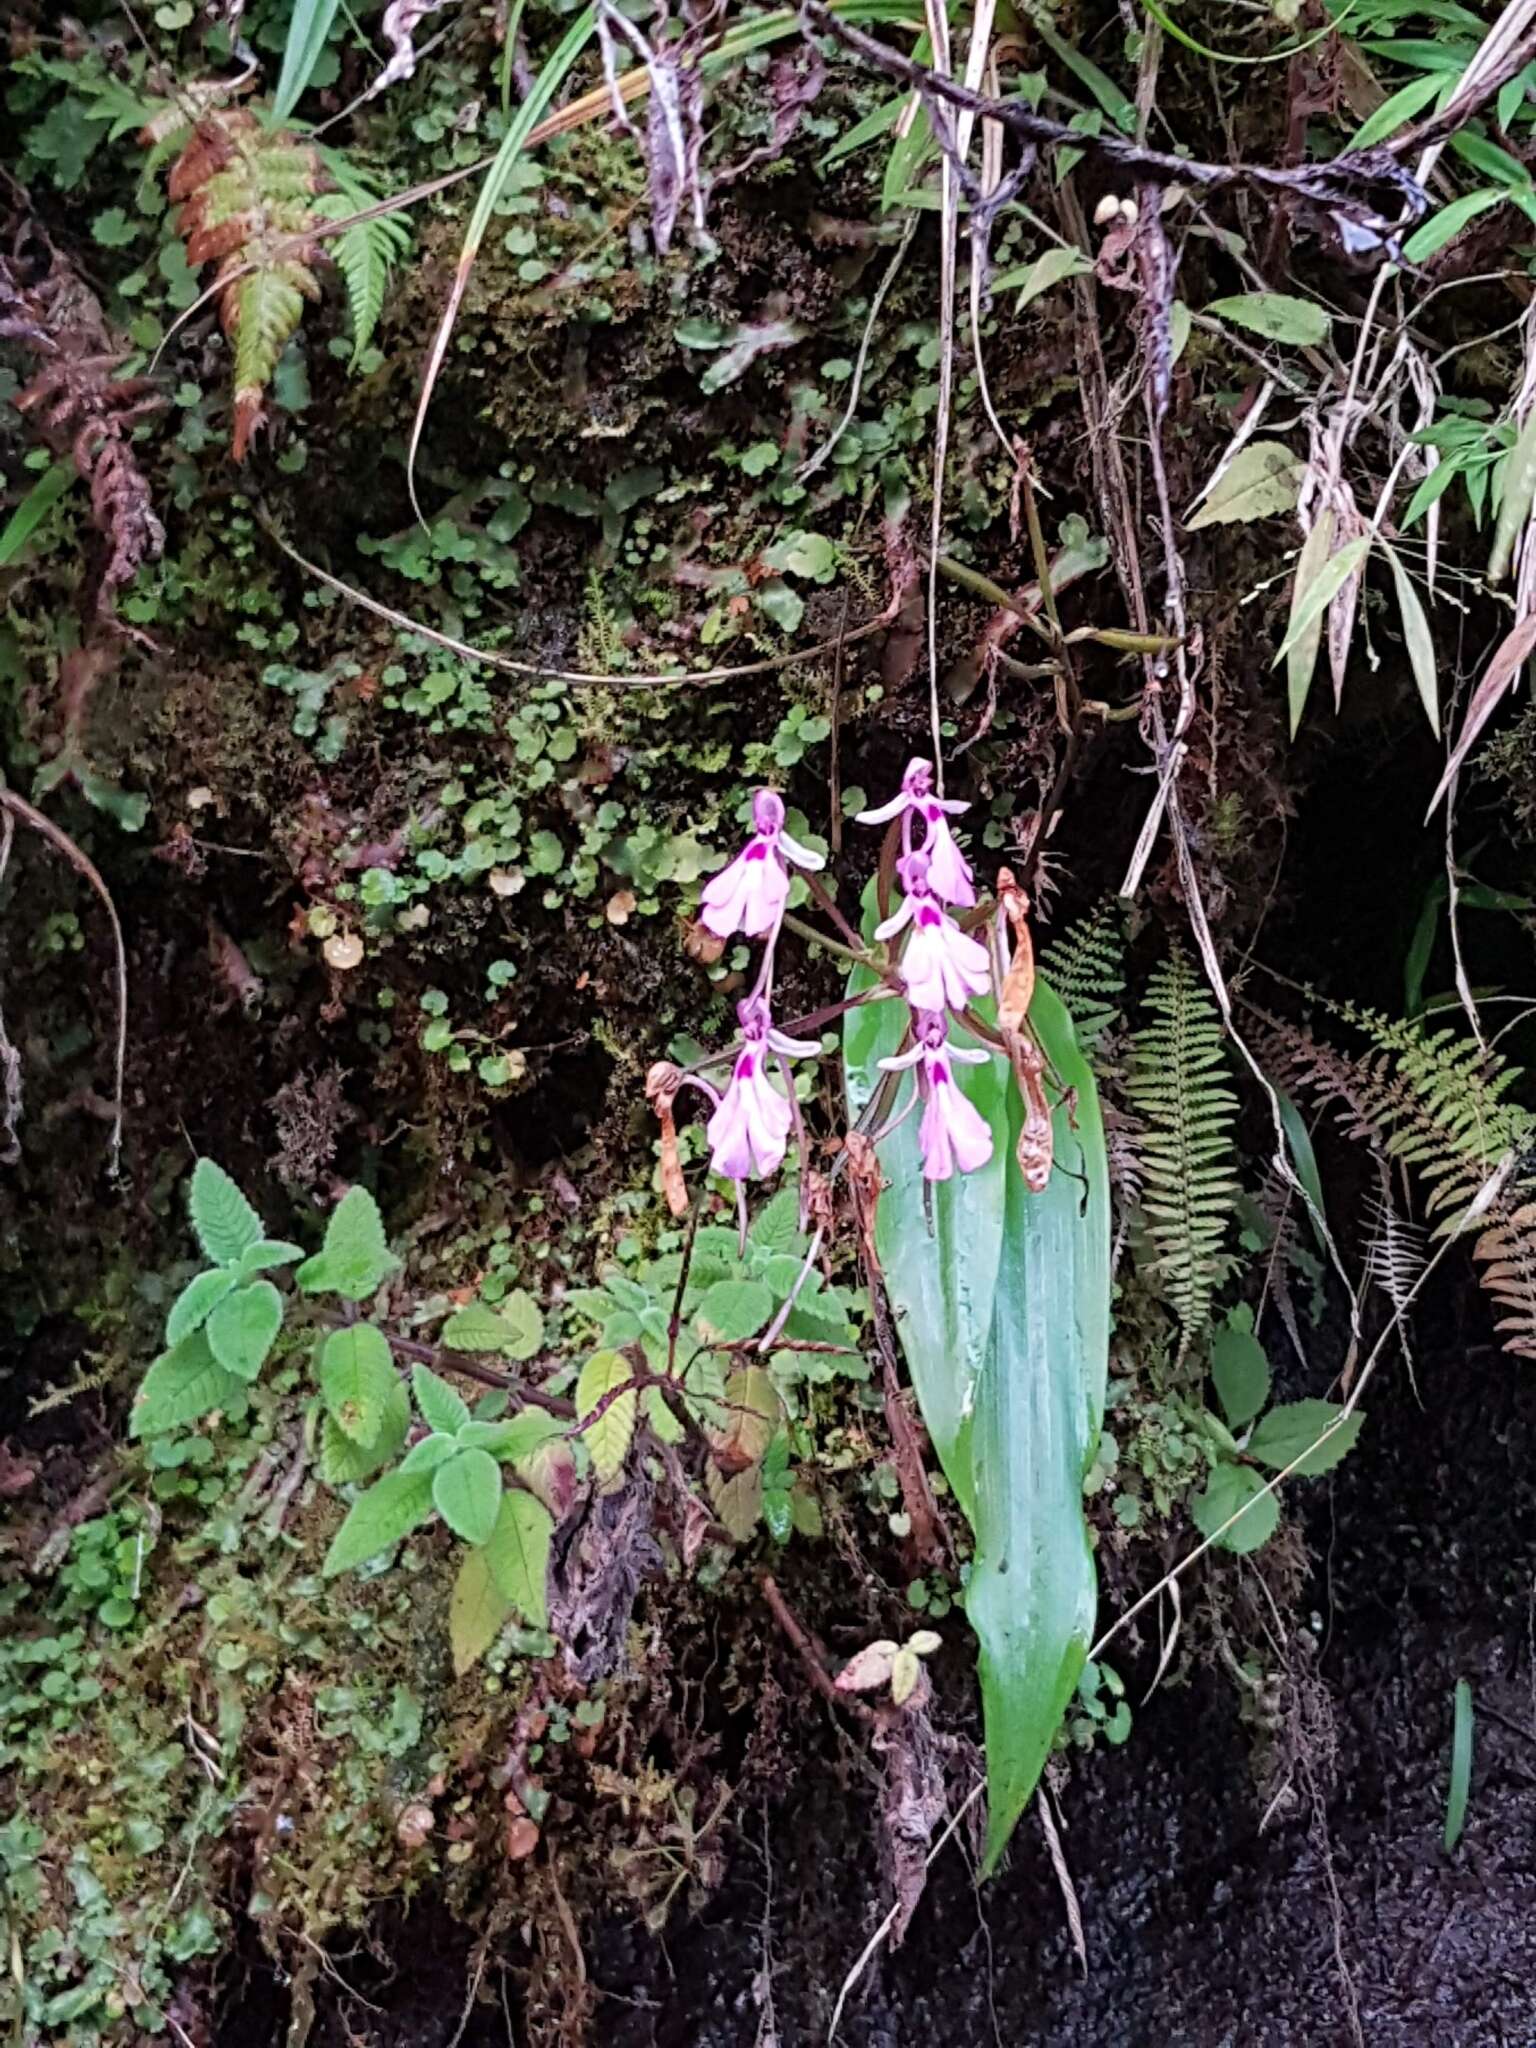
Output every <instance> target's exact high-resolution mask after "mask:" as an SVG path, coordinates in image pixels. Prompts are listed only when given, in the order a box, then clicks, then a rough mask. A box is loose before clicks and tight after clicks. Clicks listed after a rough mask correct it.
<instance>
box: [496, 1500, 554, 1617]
mask: <svg viewBox="0 0 1536 2048" xmlns="http://www.w3.org/2000/svg"><path fill="white" fill-rule="evenodd" d="M554 1530H555V1525H554V1522H553V1520H552V1518H551V1516H550V1512H549V1509H548V1508H547V1507H545V1505H544V1503H543V1501H541V1500H536V1499H535V1498H534V1496H533V1495H532V1494H531V1493H525V1492H524V1491H523V1490H522V1489H521V1488H520V1487H513V1488H510V1489H509V1490H508V1491H507V1492H506V1493H504V1494H503V1495H502V1497H501V1505H500V1507H499V1508H498V1510H497V1513H496V1525H495V1527H494V1528H493V1530H492V1531H491V1535H490V1538H489V1540H488V1542H487V1543H486V1546H485V1553H484V1554H485V1558H486V1561H487V1563H488V1564H489V1566H490V1569H491V1576H492V1578H493V1579H494V1580H495V1582H496V1585H497V1587H498V1589H499V1590H500V1591H501V1592H502V1593H503V1594H504V1595H505V1597H506V1598H507V1599H508V1600H510V1601H511V1602H512V1604H513V1606H514V1607H515V1608H516V1609H517V1611H518V1613H519V1614H521V1615H522V1617H523V1619H524V1620H525V1621H526V1622H527V1623H528V1624H529V1625H530V1627H532V1628H547V1627H548V1626H549V1598H548V1580H549V1545H550V1539H551V1537H552V1536H553V1535H554Z"/></svg>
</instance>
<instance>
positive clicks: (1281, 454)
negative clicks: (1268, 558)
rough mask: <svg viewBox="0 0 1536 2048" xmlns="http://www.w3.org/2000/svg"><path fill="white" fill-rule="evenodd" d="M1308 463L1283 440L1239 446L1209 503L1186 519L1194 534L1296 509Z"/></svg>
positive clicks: (1209, 497)
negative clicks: (1303, 474) (1295, 454)
mask: <svg viewBox="0 0 1536 2048" xmlns="http://www.w3.org/2000/svg"><path fill="white" fill-rule="evenodd" d="M1304 467H1305V465H1304V464H1302V463H1301V462H1299V461H1298V460H1297V458H1296V457H1295V456H1294V455H1293V454H1292V453H1291V451H1290V449H1289V448H1287V447H1286V446H1285V444H1284V442H1282V441H1250V442H1249V443H1248V445H1247V446H1246V447H1245V448H1239V449H1238V451H1237V453H1236V454H1235V455H1234V456H1233V458H1232V460H1231V461H1230V462H1229V463H1228V464H1227V467H1226V468H1225V470H1223V472H1222V474H1221V475H1220V476H1219V477H1218V478H1217V479H1216V482H1215V483H1214V484H1213V485H1212V487H1211V490H1210V493H1209V495H1208V496H1207V498H1206V500H1205V503H1204V504H1203V505H1202V506H1201V507H1200V509H1199V511H1198V512H1196V513H1195V514H1194V516H1193V517H1192V518H1190V519H1188V520H1186V521H1185V526H1186V528H1187V530H1188V531H1189V532H1190V533H1198V532H1199V531H1200V529H1201V528H1202V527H1205V526H1233V525H1238V524H1246V523H1248V522H1250V521H1252V520H1255V519H1273V518H1276V517H1278V515H1279V514H1280V513H1282V512H1292V511H1294V510H1295V508H1296V498H1297V494H1298V492H1299V491H1300V489H1301V478H1302V472H1303V469H1304Z"/></svg>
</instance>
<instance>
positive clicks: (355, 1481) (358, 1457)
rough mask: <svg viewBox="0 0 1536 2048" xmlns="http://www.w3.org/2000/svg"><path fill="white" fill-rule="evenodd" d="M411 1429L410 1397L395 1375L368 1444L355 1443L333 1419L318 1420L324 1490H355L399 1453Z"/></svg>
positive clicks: (402, 1382) (326, 1416)
mask: <svg viewBox="0 0 1536 2048" xmlns="http://www.w3.org/2000/svg"><path fill="white" fill-rule="evenodd" d="M410 1428H411V1397H410V1395H409V1394H407V1392H406V1391H405V1382H404V1381H403V1380H402V1379H401V1378H400V1377H399V1376H398V1374H397V1375H396V1376H395V1380H394V1384H393V1386H392V1387H391V1388H390V1391H389V1395H388V1397H387V1399H386V1400H385V1403H384V1413H383V1416H382V1417H381V1418H380V1421H379V1427H378V1433H377V1434H376V1436H375V1437H374V1439H373V1442H372V1443H371V1444H366V1445H364V1444H357V1443H354V1442H353V1441H352V1439H351V1437H349V1436H348V1435H347V1433H346V1431H345V1430H343V1429H342V1428H341V1427H340V1425H339V1424H338V1422H337V1421H336V1418H335V1416H334V1415H322V1416H321V1418H320V1477H321V1478H322V1479H323V1480H324V1481H325V1483H326V1485H327V1486H357V1485H359V1484H360V1483H361V1482H362V1481H363V1480H364V1479H371V1478H372V1477H373V1475H374V1473H375V1472H377V1471H379V1470H380V1469H381V1467H383V1466H385V1465H387V1464H388V1463H389V1462H390V1460H391V1459H392V1458H393V1457H394V1456H395V1454H396V1453H397V1452H398V1451H399V1449H400V1446H401V1445H402V1444H403V1443H404V1442H405V1439H406V1437H407V1436H408V1435H409V1434H410ZM406 1462H407V1463H408V1462H409V1455H408V1456H407V1461H406Z"/></svg>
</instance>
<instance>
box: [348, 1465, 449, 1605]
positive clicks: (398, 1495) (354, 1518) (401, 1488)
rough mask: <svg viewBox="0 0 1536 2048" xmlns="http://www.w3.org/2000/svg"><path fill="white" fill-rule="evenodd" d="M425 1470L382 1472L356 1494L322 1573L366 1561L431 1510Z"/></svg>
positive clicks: (429, 1478) (429, 1482)
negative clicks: (365, 1490) (371, 1483)
mask: <svg viewBox="0 0 1536 2048" xmlns="http://www.w3.org/2000/svg"><path fill="white" fill-rule="evenodd" d="M432 1479H433V1475H432V1474H431V1473H429V1472H386V1473H385V1475H384V1477H383V1478H382V1479H378V1480H375V1481H374V1483H373V1485H372V1486H370V1487H369V1489H368V1491H367V1492H366V1493H363V1494H359V1495H358V1497H357V1499H356V1500H355V1501H354V1502H353V1503H352V1506H351V1508H350V1510H349V1511H348V1514H347V1518H346V1520H345V1521H344V1522H343V1523H342V1525H341V1527H340V1528H339V1529H338V1530H337V1531H336V1534H335V1536H334V1537H333V1538H332V1541H331V1547H330V1549H329V1550H328V1551H327V1552H326V1554H325V1576H326V1577H327V1578H328V1579H329V1578H334V1577H335V1576H336V1574H337V1573H338V1572H345V1571H350V1570H351V1569H352V1567H353V1566H354V1565H359V1564H366V1563H367V1562H368V1560H369V1558H371V1557H377V1556H378V1555H379V1553H380V1551H383V1550H388V1549H390V1548H391V1547H392V1546H393V1545H394V1544H396V1543H398V1542H399V1541H400V1539H401V1538H402V1537H403V1536H409V1535H410V1533H411V1531H412V1530H413V1529H416V1528H419V1527H420V1526H421V1524H422V1523H423V1522H425V1521H426V1520H427V1519H428V1517H429V1516H430V1515H431V1513H432Z"/></svg>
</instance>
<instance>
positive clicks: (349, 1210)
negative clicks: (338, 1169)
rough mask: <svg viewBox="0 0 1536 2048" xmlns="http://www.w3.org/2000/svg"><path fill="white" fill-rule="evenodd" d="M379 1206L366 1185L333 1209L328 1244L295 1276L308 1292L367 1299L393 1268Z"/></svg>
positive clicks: (358, 1188) (327, 1233)
mask: <svg viewBox="0 0 1536 2048" xmlns="http://www.w3.org/2000/svg"><path fill="white" fill-rule="evenodd" d="M395 1264H396V1261H395V1260H394V1259H392V1258H391V1257H390V1253H389V1246H388V1244H387V1243H386V1242H385V1238H384V1219H383V1218H382V1217H381V1216H380V1214H379V1205H378V1203H377V1202H376V1201H375V1200H374V1199H373V1196H372V1195H371V1194H369V1192H368V1190H367V1189H366V1188H364V1187H355V1188H348V1190H347V1192H346V1193H345V1194H344V1195H343V1196H342V1198H341V1200H340V1201H339V1202H338V1203H337V1204H336V1207H335V1208H334V1209H333V1210H332V1211H331V1219H330V1222H329V1223H328V1224H327V1225H326V1229H325V1243H324V1244H323V1245H322V1246H321V1247H320V1249H319V1251H318V1252H316V1254H315V1256H314V1257H313V1258H312V1259H306V1260H305V1261H304V1263H303V1265H302V1266H300V1268H299V1270H298V1272H297V1274H296V1275H295V1278H296V1279H297V1281H298V1284H299V1286H300V1287H302V1288H303V1290H304V1292H305V1293H306V1294H339V1295H340V1296H341V1297H342V1299H343V1300H344V1301H366V1300H367V1298H368V1297H369V1296H370V1295H371V1294H372V1293H373V1292H374V1291H375V1289H376V1288H378V1287H379V1286H380V1285H381V1284H382V1282H383V1281H384V1280H386V1279H387V1278H388V1276H389V1275H390V1274H391V1273H392V1272H393V1271H394V1269H395Z"/></svg>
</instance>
